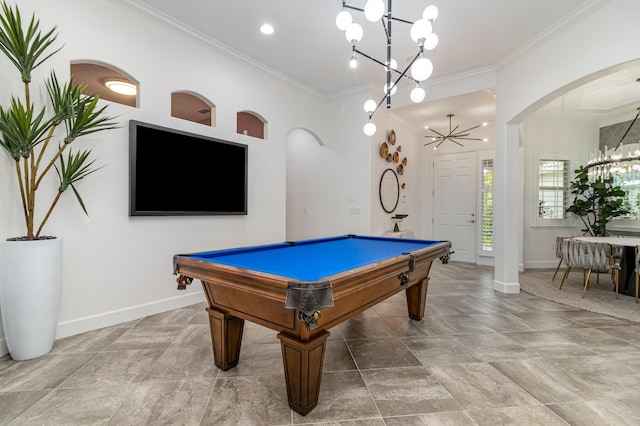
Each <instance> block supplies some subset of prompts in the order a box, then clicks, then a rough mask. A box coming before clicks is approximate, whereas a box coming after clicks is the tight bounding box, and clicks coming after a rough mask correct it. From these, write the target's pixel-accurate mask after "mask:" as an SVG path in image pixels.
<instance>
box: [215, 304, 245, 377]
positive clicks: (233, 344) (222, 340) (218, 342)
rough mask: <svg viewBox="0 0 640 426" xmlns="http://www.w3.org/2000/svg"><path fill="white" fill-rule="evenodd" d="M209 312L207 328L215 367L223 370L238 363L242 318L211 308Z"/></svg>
mask: <svg viewBox="0 0 640 426" xmlns="http://www.w3.org/2000/svg"><path fill="white" fill-rule="evenodd" d="M207 311H208V312H209V328H210V329H211V343H212V345H213V360H214V362H215V363H216V367H218V368H219V369H221V370H223V371H225V370H228V369H230V368H233V367H235V366H236V365H238V359H239V358H240V345H241V344H242V330H243V329H244V320H243V319H240V318H237V317H234V316H232V315H229V314H225V313H224V312H220V311H217V310H215V309H213V308H207Z"/></svg>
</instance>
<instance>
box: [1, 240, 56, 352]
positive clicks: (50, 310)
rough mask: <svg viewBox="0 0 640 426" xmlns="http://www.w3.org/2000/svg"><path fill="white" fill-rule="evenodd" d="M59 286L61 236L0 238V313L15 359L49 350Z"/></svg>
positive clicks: (52, 339) (54, 329)
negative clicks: (7, 239)
mask: <svg viewBox="0 0 640 426" xmlns="http://www.w3.org/2000/svg"><path fill="white" fill-rule="evenodd" d="M61 289H62V240H61V239H58V238H57V239H50V240H34V241H0V314H2V325H3V329H4V337H5V340H6V343H7V347H8V348H9V353H10V354H11V357H12V358H13V359H14V360H27V359H32V358H37V357H39V356H42V355H44V354H46V353H48V352H49V351H51V348H52V347H53V341H54V340H55V337H56V329H57V327H58V315H59V312H60V295H61Z"/></svg>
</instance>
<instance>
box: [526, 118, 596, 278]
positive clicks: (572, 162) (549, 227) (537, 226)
mask: <svg viewBox="0 0 640 426" xmlns="http://www.w3.org/2000/svg"><path fill="white" fill-rule="evenodd" d="M521 137H522V140H523V145H524V165H525V170H524V176H525V178H524V188H523V189H524V191H523V192H524V197H523V201H524V212H523V235H524V240H523V241H524V244H523V245H524V247H523V256H524V265H523V267H524V269H527V268H552V267H555V266H556V265H557V263H558V261H557V259H556V258H555V246H554V244H555V236H556V235H571V234H575V233H579V232H580V226H576V219H575V218H574V217H570V218H567V219H558V220H549V219H545V220H541V219H538V218H537V214H538V169H537V167H538V161H539V160H540V159H543V158H544V159H561V160H569V166H570V168H569V170H571V172H570V174H569V179H570V180H573V178H574V176H575V174H574V173H573V171H574V170H575V169H577V168H578V167H579V166H580V165H584V164H586V163H587V160H588V159H589V150H593V149H594V148H597V147H598V139H599V128H598V126H597V125H595V124H589V123H585V122H581V121H570V120H567V119H562V120H559V119H553V118H546V119H539V118H532V119H529V120H527V121H525V123H524V124H523V125H522V126H521Z"/></svg>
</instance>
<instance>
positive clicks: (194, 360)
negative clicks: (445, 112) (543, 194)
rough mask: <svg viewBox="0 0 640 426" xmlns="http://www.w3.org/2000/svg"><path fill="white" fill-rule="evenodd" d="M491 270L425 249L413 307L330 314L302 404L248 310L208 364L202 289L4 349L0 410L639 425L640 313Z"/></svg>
mask: <svg viewBox="0 0 640 426" xmlns="http://www.w3.org/2000/svg"><path fill="white" fill-rule="evenodd" d="M492 275H493V271H492V269H490V268H486V267H476V266H472V265H464V264H455V263H452V264H449V265H441V264H439V262H438V264H435V263H434V267H433V270H432V273H431V277H432V279H431V281H430V285H429V292H428V298H427V299H428V303H427V313H426V315H425V318H424V320H423V321H420V322H415V321H412V320H409V319H407V317H406V307H405V302H404V295H402V294H401V295H399V296H396V297H393V298H391V299H389V300H388V301H386V302H384V303H382V304H379V305H378V306H376V307H374V308H372V309H370V310H368V311H367V312H365V313H363V314H361V315H360V316H358V317H356V318H354V319H352V320H350V321H348V322H346V323H343V324H341V325H340V326H338V327H336V328H334V329H332V330H331V337H330V341H329V344H328V349H327V353H326V360H325V366H324V374H323V377H322V388H321V395H320V402H319V405H318V407H317V408H316V409H315V410H314V411H312V412H311V413H309V414H308V415H307V416H306V417H303V416H300V415H298V414H297V413H295V412H292V411H291V410H290V409H289V407H288V405H287V399H286V389H285V383H284V377H283V368H282V361H281V355H280V345H279V341H278V340H277V339H276V337H275V332H272V331H270V330H268V329H265V328H262V327H259V326H255V325H252V324H250V323H246V325H245V336H244V341H243V346H242V352H241V358H240V364H239V365H238V367H236V368H234V369H231V370H229V371H226V372H223V371H219V370H218V369H217V368H216V367H215V366H214V365H213V359H212V358H213V356H212V351H211V342H210V338H209V329H208V324H207V315H206V313H205V311H204V305H203V304H200V305H196V306H191V307H187V308H183V309H177V310H174V311H170V312H166V313H163V314H159V315H154V316H150V317H147V318H144V319H142V320H139V321H134V322H130V323H126V324H121V325H118V326H114V327H110V328H106V329H102V330H96V331H92V332H88V333H84V334H82V335H78V336H73V337H69V338H65V339H60V340H58V341H57V342H56V343H55V346H54V349H53V351H52V352H51V353H50V354H48V355H46V356H44V357H41V358H39V359H35V360H31V361H24V362H14V361H12V360H11V359H10V358H9V357H8V356H5V357H0V424H2V425H6V424H10V425H14V424H15V425H27V424H29V425H30V424H34V425H35V424H38V425H103V424H107V425H163V424H166V425H252V424H255V425H291V424H296V425H297V424H314V425H319V424H325V425H328V424H331V425H339V424H342V425H374V426H376V425H496V424H514V425H535V424H540V425H566V424H573V425H605V424H606V425H637V424H640V324H636V323H631V322H626V321H621V320H617V319H613V318H610V317H607V316H603V315H600V314H594V313H589V312H584V311H580V310H576V309H573V308H569V307H566V306H562V305H558V304H554V303H552V302H548V301H545V300H543V299H538V298H536V297H534V296H531V295H528V294H527V293H521V294H518V295H509V296H507V295H503V294H500V293H495V292H494V291H493V290H492V289H491V282H492ZM549 276H550V277H551V273H550V275H549ZM638 309H640V306H639V307H638Z"/></svg>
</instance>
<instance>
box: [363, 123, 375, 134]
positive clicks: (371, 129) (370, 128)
mask: <svg viewBox="0 0 640 426" xmlns="http://www.w3.org/2000/svg"><path fill="white" fill-rule="evenodd" d="M363 131H364V134H365V135H367V136H373V135H375V134H376V125H375V124H373V123H372V122H368V123H367V124H365V125H364V128H363Z"/></svg>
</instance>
